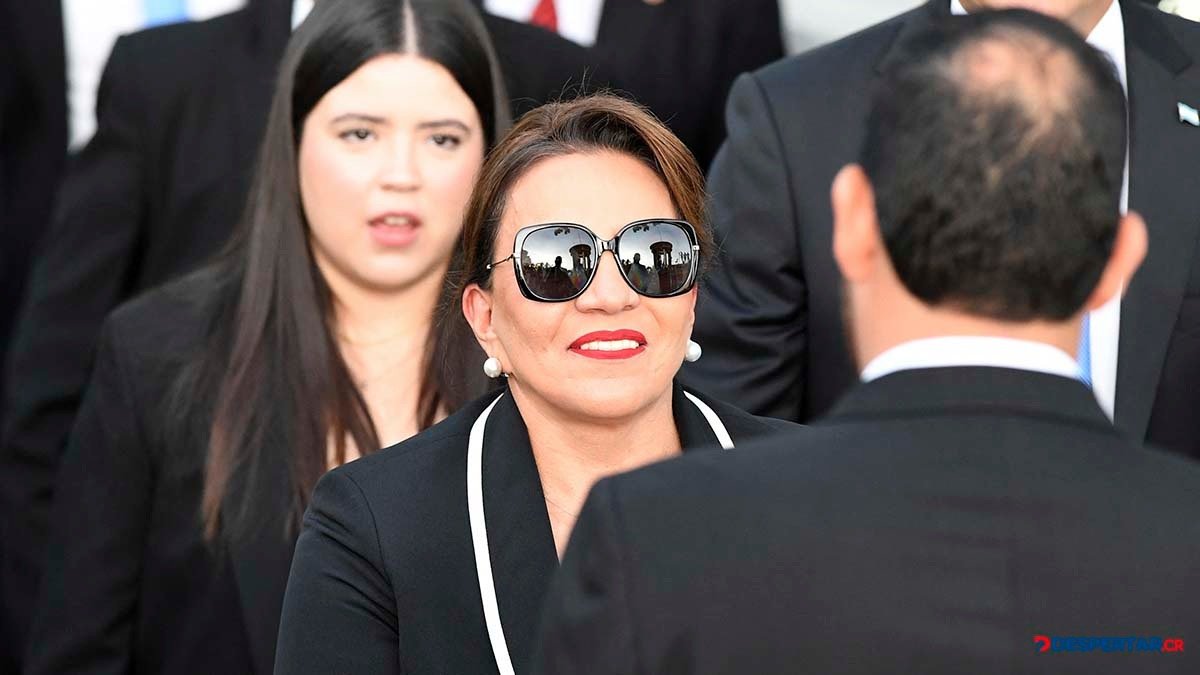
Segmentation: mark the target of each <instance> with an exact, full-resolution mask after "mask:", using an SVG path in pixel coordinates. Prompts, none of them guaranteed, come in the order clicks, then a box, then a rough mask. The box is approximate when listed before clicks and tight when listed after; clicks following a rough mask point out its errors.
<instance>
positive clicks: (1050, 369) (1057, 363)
mask: <svg viewBox="0 0 1200 675" xmlns="http://www.w3.org/2000/svg"><path fill="white" fill-rule="evenodd" d="M972 366H975V367H977V366H984V367H988V368H1012V369H1015V370H1028V371H1032V372H1035V373H1047V374H1049V375H1058V376H1061V377H1069V378H1072V379H1079V364H1078V363H1076V362H1075V359H1073V358H1071V355H1070V354H1067V353H1066V352H1064V351H1063V350H1061V349H1059V348H1058V347H1052V346H1050V345H1048V344H1046V343H1044V342H1033V341H1031V340H1016V339H1013V338H1001V337H975V336H948V337H936V338H926V339H923V340H912V341H911V342H905V343H903V344H899V345H896V346H895V347H892V348H891V349H889V350H887V351H885V352H884V353H882V354H880V355H879V356H876V357H875V358H873V359H871V362H870V363H868V364H867V367H866V368H863V370H862V376H861V377H862V381H863V382H870V381H871V380H877V379H879V378H881V377H883V376H884V375H891V374H892V373H896V372H900V371H902V370H918V369H921V368H952V367H972Z"/></svg>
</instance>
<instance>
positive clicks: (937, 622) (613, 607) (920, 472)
mask: <svg viewBox="0 0 1200 675" xmlns="http://www.w3.org/2000/svg"><path fill="white" fill-rule="evenodd" d="M742 450H743V452H738V453H737V454H732V453H730V454H729V455H724V456H717V455H713V454H711V453H705V454H698V455H696V456H689V457H685V458H682V459H679V460H674V461H672V462H669V463H665V464H659V465H655V466H653V467H650V468H648V469H645V470H641V471H637V472H634V473H631V474H626V475H623V476H619V477H616V478H613V479H609V480H605V481H601V482H600V483H598V484H597V485H596V486H595V488H594V489H593V490H592V493H591V495H590V496H589V497H588V501H587V503H586V505H585V507H584V509H583V513H582V514H581V515H580V519H579V522H578V524H577V525H576V528H575V532H574V534H573V536H572V540H571V542H570V545H569V546H568V548H567V553H566V556H565V558H564V560H563V567H562V571H561V573H560V575H559V577H558V579H557V580H556V582H555V584H554V586H553V587H552V590H551V592H550V593H549V597H548V601H547V605H546V609H545V619H544V621H545V623H544V627H543V631H542V633H541V635H542V649H541V650H540V656H539V657H538V663H539V668H535V669H534V672H541V673H547V674H549V673H572V674H573V675H590V674H598V673H608V674H614V675H615V674H617V673H645V674H649V673H676V674H682V673H692V674H697V675H699V674H708V673H729V674H733V673H758V674H762V675H771V674H774V673H780V674H782V673H847V674H849V673H854V674H864V675H865V674H868V673H872V674H873V673H878V674H883V673H889V674H890V673H914V674H916V673H920V674H921V675H943V674H944V675H963V674H964V673H971V674H972V675H993V674H995V675H1000V674H1008V675H1015V674H1017V673H1021V674H1033V673H1045V674H1046V675H1070V674H1079V675H1084V674H1086V675H1104V674H1108V673H1112V674H1117V673H1120V674H1122V675H1124V674H1128V673H1138V674H1139V675H1151V674H1156V673H1173V674H1177V675H1184V674H1185V673H1196V672H1200V652H1197V651H1196V650H1195V649H1191V648H1190V645H1187V644H1186V642H1190V641H1191V640H1190V638H1189V637H1188V636H1190V635H1192V634H1194V633H1195V632H1196V630H1197V628H1200V577H1198V576H1197V574H1196V560H1197V559H1200V489H1197V486H1198V485H1200V466H1197V465H1196V464H1195V463H1194V462H1191V461H1189V460H1185V459H1183V458H1179V457H1177V456H1174V455H1171V454H1168V453H1160V452H1157V451H1151V450H1146V449H1143V448H1141V447H1139V446H1137V445H1135V444H1133V443H1130V442H1128V441H1126V440H1124V439H1123V438H1122V437H1121V436H1120V435H1119V433H1118V432H1117V431H1116V430H1114V429H1113V428H1112V425H1111V424H1110V423H1109V421H1108V419H1107V418H1106V417H1105V416H1104V413H1103V412H1102V411H1101V410H1100V408H1099V407H1098V406H1097V404H1096V402H1095V400H1094V398H1093V397H1092V395H1091V393H1090V392H1089V391H1088V390H1087V389H1086V388H1084V387H1083V386H1082V385H1081V384H1079V383H1078V382H1077V381H1074V380H1071V379H1067V378H1061V377H1057V376H1053V375H1044V374H1038V373H1029V372H1022V371H1015V370H1007V369H1000V368H941V369H928V370H918V371H907V372H900V373H895V374H892V375H888V376H886V377H883V378H881V379H879V380H877V381H875V382H872V383H870V384H866V385H862V386H860V387H858V388H856V389H853V390H851V392H850V393H849V394H848V395H847V397H846V398H845V399H844V400H843V401H842V402H841V403H840V404H839V405H838V406H837V407H836V408H835V409H834V411H833V412H832V413H831V414H830V415H829V416H828V417H827V418H825V419H824V420H822V421H821V422H820V423H818V424H817V425H815V426H813V427H811V428H810V429H808V430H806V432H805V433H804V434H794V435H790V436H787V437H777V438H776V439H774V440H767V441H763V442H756V443H751V444H747V445H746V446H745V448H743V449H742ZM1035 635H1046V636H1047V637H1068V636H1090V637H1129V636H1141V637H1162V638H1182V639H1184V640H1185V649H1186V652H1185V653H1180V654H1168V653H1140V654H1137V653H1135V654H1113V653H1102V652H1091V653H1045V654H1042V653H1038V652H1037V649H1036V646H1035V643H1034V641H1033V637H1034V636H1035Z"/></svg>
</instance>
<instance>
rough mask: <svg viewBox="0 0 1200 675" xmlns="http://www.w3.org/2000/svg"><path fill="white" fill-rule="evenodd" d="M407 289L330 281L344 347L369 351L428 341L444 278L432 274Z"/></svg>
mask: <svg viewBox="0 0 1200 675" xmlns="http://www.w3.org/2000/svg"><path fill="white" fill-rule="evenodd" d="M431 278H432V279H433V281H422V282H421V283H419V284H414V285H412V286H409V287H407V288H405V289H403V290H386V291H381V290H376V289H369V288H362V287H361V286H357V285H353V284H349V283H333V282H330V283H329V286H330V290H331V291H332V294H333V307H334V324H335V328H336V332H337V335H338V341H339V343H341V344H342V345H343V347H350V348H351V349H354V350H361V349H367V350H370V349H371V348H373V347H377V346H381V345H385V344H389V343H393V342H405V341H409V342H411V341H412V340H414V339H419V340H420V341H421V342H424V340H425V338H426V335H427V334H428V332H429V327H430V325H431V324H432V322H433V311H434V308H435V307H436V306H437V301H438V295H439V293H440V290H441V287H442V275H440V274H437V275H431Z"/></svg>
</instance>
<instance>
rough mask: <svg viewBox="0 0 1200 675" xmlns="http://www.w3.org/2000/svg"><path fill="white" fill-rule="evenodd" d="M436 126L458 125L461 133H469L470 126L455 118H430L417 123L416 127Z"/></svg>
mask: <svg viewBox="0 0 1200 675" xmlns="http://www.w3.org/2000/svg"><path fill="white" fill-rule="evenodd" d="M438 127H458V128H459V129H462V131H463V133H467V134H469V133H471V129H470V127H468V126H467V125H466V124H463V123H462V122H460V121H458V120H455V119H444V120H430V121H428V122H421V123H420V124H418V125H417V128H418V129H436V128H438Z"/></svg>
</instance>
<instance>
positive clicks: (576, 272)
mask: <svg viewBox="0 0 1200 675" xmlns="http://www.w3.org/2000/svg"><path fill="white" fill-rule="evenodd" d="M596 253H597V251H596V250H595V242H594V240H593V239H592V236H591V235H590V234H588V232H587V231H586V230H584V229H583V228H580V227H576V226H573V225H552V226H548V227H543V228H541V229H538V230H534V231H533V232H531V233H529V236H527V237H525V241H524V242H522V244H521V250H520V251H519V252H518V254H517V257H518V261H517V264H518V265H520V269H521V277H522V279H523V280H524V282H525V286H526V288H528V289H529V290H530V291H531V292H532V293H533V294H534V295H536V296H538V297H539V298H543V299H546V300H563V299H566V298H569V297H571V296H573V295H575V294H576V293H578V292H579V289H581V288H583V287H584V286H586V285H587V282H588V279H590V278H591V276H592V270H593V269H595V267H596Z"/></svg>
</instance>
